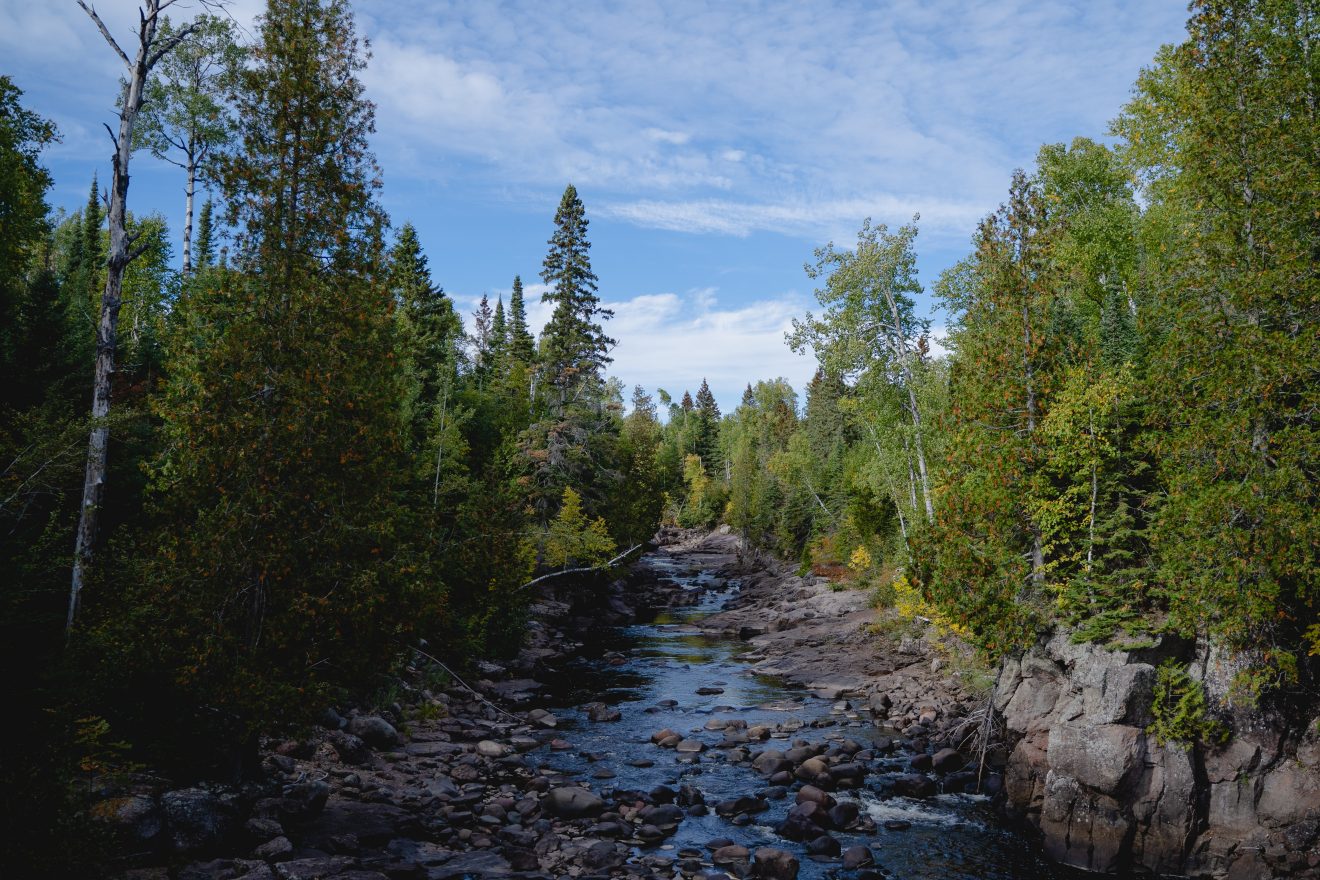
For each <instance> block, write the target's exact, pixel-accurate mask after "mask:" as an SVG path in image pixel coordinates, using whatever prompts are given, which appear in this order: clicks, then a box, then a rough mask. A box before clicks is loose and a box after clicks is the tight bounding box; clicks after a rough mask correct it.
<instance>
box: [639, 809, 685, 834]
mask: <svg viewBox="0 0 1320 880" xmlns="http://www.w3.org/2000/svg"><path fill="white" fill-rule="evenodd" d="M638 815H639V817H640V818H641V819H642V820H643V821H645V822H648V823H649V824H651V825H654V826H656V827H657V828H659V829H660V830H661V831H664V832H666V834H667V835H668V834H672V833H673V832H674V829H676V828H678V825H679V823H680V822H682V821H683V808H682V807H678V806H675V805H674V804H660V805H659V806H655V807H648V808H647V809H645V810H643V811H642V812H641V813H639V814H638Z"/></svg>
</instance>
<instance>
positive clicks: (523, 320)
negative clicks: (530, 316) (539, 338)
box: [509, 275, 536, 364]
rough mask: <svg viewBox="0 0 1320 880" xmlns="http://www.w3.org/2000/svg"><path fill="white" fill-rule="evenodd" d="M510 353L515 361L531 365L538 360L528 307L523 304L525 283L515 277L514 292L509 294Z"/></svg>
mask: <svg viewBox="0 0 1320 880" xmlns="http://www.w3.org/2000/svg"><path fill="white" fill-rule="evenodd" d="M509 353H510V355H512V356H513V358H514V359H515V360H518V361H520V362H522V363H524V364H530V363H531V362H532V361H533V360H534V359H535V358H536V340H535V339H534V338H532V334H531V332H530V331H529V330H528V329H527V306H526V305H525V304H524V302H523V283H522V278H521V277H520V276H518V275H515V276H513V292H512V293H510V294H509Z"/></svg>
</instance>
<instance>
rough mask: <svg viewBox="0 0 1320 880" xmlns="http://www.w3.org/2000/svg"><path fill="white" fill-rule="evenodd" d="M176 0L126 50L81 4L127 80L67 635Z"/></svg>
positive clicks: (174, 40) (95, 496) (144, 16)
mask: <svg viewBox="0 0 1320 880" xmlns="http://www.w3.org/2000/svg"><path fill="white" fill-rule="evenodd" d="M175 2H177V0H145V2H144V3H143V4H142V6H141V7H139V9H138V28H137V45H136V46H135V47H130V48H132V49H133V55H132V56H131V57H130V56H129V54H128V53H127V52H126V51H124V49H123V47H122V46H121V45H120V44H119V41H118V40H116V39H115V37H114V35H113V34H111V32H110V29H109V28H108V27H107V26H106V24H105V22H104V21H103V20H102V19H101V16H100V15H98V14H97V12H96V10H95V9H94V8H93V7H91V6H89V5H88V4H87V3H86V2H84V0H78V5H79V6H80V7H82V9H83V11H84V12H86V13H87V15H88V17H89V18H91V20H92V22H93V23H94V24H95V25H96V27H97V29H98V30H100V32H101V36H103V37H104V38H105V41H106V43H108V44H109V46H110V48H111V49H112V50H113V51H114V53H115V55H117V56H118V58H119V60H120V61H121V62H122V63H123V65H124V72H125V74H126V76H125V79H124V80H123V81H122V85H121V91H120V96H119V127H118V130H117V131H116V130H112V129H111V128H110V127H109V126H106V131H107V132H109V134H110V138H111V140H113V141H114V147H115V149H114V153H113V155H112V157H111V168H112V171H113V176H112V178H111V183H110V193H109V202H110V205H109V212H108V216H107V219H108V222H109V226H110V250H109V253H108V255H107V257H106V279H105V289H104V290H103V292H102V294H101V311H100V318H99V320H98V321H97V325H96V369H95V374H94V378H93V380H92V429H91V434H90V436H89V438H88V441H87V468H86V475H85V477H84V479H83V494H82V507H81V510H80V511H79V516H78V535H77V538H76V540H75V544H74V551H73V576H72V579H71V582H70V585H69V612H68V617H67V619H66V622H65V630H66V631H69V630H72V628H73V623H74V620H75V619H76V618H77V615H78V606H79V603H80V601H81V597H82V590H83V585H84V583H85V582H86V579H87V571H88V568H89V566H90V565H91V563H92V559H93V555H94V550H95V545H96V532H97V515H98V511H99V509H100V506H101V501H102V498H103V496H104V492H105V466H106V451H107V447H108V445H109V442H110V428H109V425H108V424H107V423H106V418H107V417H108V416H109V415H110V390H111V385H112V382H113V378H114V372H115V349H116V346H117V342H118V333H119V309H120V306H121V305H122V303H123V282H124V270H125V269H127V268H128V264H129V263H131V262H133V260H135V259H137V258H138V257H139V256H141V255H142V254H143V253H145V252H146V250H147V248H148V247H149V246H150V242H142V243H139V242H138V240H137V239H138V236H139V235H140V234H141V232H140V231H139V232H138V233H137V234H132V235H130V234H129V231H128V207H127V204H128V182H129V176H128V163H129V160H130V159H131V158H132V156H133V147H134V133H135V131H136V129H137V124H138V118H139V114H140V113H141V111H142V104H143V100H144V98H145V93H146V88H147V82H148V79H149V78H150V76H151V72H152V70H153V69H154V68H155V67H156V65H157V64H159V63H160V61H161V59H163V58H165V57H166V56H168V55H169V53H170V52H171V51H173V50H174V49H175V48H176V47H177V46H178V45H179V44H180V43H181V42H183V41H184V40H185V39H187V38H188V36H189V35H190V34H191V33H192V31H193V26H192V25H184V26H183V27H181V28H179V29H178V30H176V31H174V32H172V33H170V34H163V33H162V30H161V26H162V24H163V21H164V18H163V16H162V13H163V12H164V11H165V9H167V8H168V7H170V6H172V5H174V3H175Z"/></svg>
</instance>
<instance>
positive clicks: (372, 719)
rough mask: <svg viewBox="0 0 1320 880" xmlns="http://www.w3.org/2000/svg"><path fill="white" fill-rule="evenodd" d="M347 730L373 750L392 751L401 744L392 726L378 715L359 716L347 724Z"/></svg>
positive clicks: (397, 733) (400, 739)
mask: <svg viewBox="0 0 1320 880" xmlns="http://www.w3.org/2000/svg"><path fill="white" fill-rule="evenodd" d="M347 729H348V732H349V733H351V734H353V735H354V736H356V737H359V738H360V739H361V740H362V741H363V742H365V743H366V744H367V745H369V746H371V747H372V748H373V749H393V748H395V747H396V746H398V745H399V744H400V743H402V742H403V740H402V738H401V737H400V736H399V732H398V731H397V730H395V729H394V725H393V724H390V723H389V722H388V721H386V720H385V719H384V718H381V717H380V716H379V715H359V716H357V717H356V718H354V719H352V720H351V721H349V722H348V728H347Z"/></svg>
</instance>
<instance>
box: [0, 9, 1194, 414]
mask: <svg viewBox="0 0 1320 880" xmlns="http://www.w3.org/2000/svg"><path fill="white" fill-rule="evenodd" d="M353 6H354V10H355V13H356V15H357V22H358V29H359V33H360V34H361V35H363V36H365V37H366V38H367V39H369V40H370V43H371V52H372V59H371V62H370V64H369V66H368V68H367V70H366V71H365V72H364V76H363V78H364V81H365V84H366V87H367V94H368V97H369V98H370V99H371V100H372V101H374V102H375V104H376V112H377V132H376V136H375V140H374V142H373V148H374V150H375V152H376V154H377V157H378V159H379V161H380V164H381V165H382V167H383V168H384V189H383V192H382V196H381V197H382V202H383V204H384V206H385V208H386V210H387V211H388V212H389V214H390V216H391V217H392V219H393V222H394V224H395V225H396V226H399V225H402V223H404V222H412V223H413V224H414V225H415V226H416V227H417V230H418V234H419V236H420V238H421V241H422V244H423V247H424V249H425V251H426V253H427V255H428V257H429V260H430V265H431V268H432V274H433V276H434V277H435V280H436V281H437V282H438V283H439V284H441V285H442V286H443V287H444V288H445V290H446V291H447V292H448V293H449V294H450V295H451V296H452V297H453V298H454V300H455V303H456V304H457V305H458V307H459V308H460V309H461V310H462V311H463V312H464V313H470V312H471V311H472V310H473V308H475V306H476V303H477V301H478V300H479V299H480V297H481V296H482V294H487V295H489V296H490V297H491V300H492V301H494V299H495V298H496V297H497V296H501V295H503V296H504V297H505V298H506V299H507V295H508V291H509V288H510V286H511V282H512V279H513V276H514V275H515V274H519V275H521V276H522V278H523V280H524V282H525V283H526V284H527V285H528V292H529V294H530V296H529V300H530V301H531V303H532V309H531V315H530V317H531V318H532V319H533V322H534V323H535V322H540V321H543V320H544V318H545V317H546V315H547V314H548V312H547V309H545V308H544V307H542V306H541V305H540V304H539V302H537V299H538V295H539V294H540V292H542V291H543V290H544V287H543V286H542V285H540V283H539V277H538V275H539V272H540V268H541V261H542V259H543V258H544V256H545V251H546V240H547V239H548V238H549V237H550V235H551V233H552V231H553V217H554V212H555V208H556V207H557V205H558V203H559V198H560V195H561V194H562V192H563V189H564V186H565V185H566V184H567V183H569V182H571V183H573V184H574V185H575V186H576V187H577V189H578V192H579V195H580V196H581V197H582V199H583V201H584V203H585V205H586V209H587V216H588V218H589V219H590V221H591V227H590V239H591V242H592V251H591V254H592V261H593V267H594V269H595V271H596V274H597V275H598V276H599V279H600V294H601V297H602V299H603V300H604V301H605V304H606V305H608V306H610V307H612V308H613V309H614V311H615V317H614V319H613V320H612V321H610V322H609V323H608V325H607V327H606V330H607V332H608V333H609V335H611V336H613V337H615V338H616V339H618V345H617V347H616V348H615V350H614V352H613V357H614V364H613V366H612V368H611V372H612V373H613V374H614V375H616V376H618V377H619V378H620V379H622V380H623V382H624V383H625V385H626V386H628V387H631V386H633V385H634V384H640V385H642V386H643V387H645V388H647V389H649V390H652V391H654V390H655V389H657V388H665V389H667V390H668V391H669V392H670V393H672V394H673V395H674V396H675V397H679V396H681V394H682V392H683V391H684V390H692V391H693V392H695V390H696V388H697V386H698V385H700V383H701V380H702V378H703V377H704V378H706V379H708V380H709V383H710V386H711V389H712V390H713V391H714V393H715V395H716V398H717V400H718V401H719V403H720V405H721V407H722V408H724V409H726V410H728V409H731V408H732V407H733V406H735V405H736V404H737V401H738V399H739V397H740V395H741V391H742V388H743V387H744V385H745V384H746V383H747V382H749V381H755V380H756V379H759V378H774V377H777V376H783V377H785V378H787V379H789V380H790V381H791V382H792V383H793V384H794V386H795V387H797V388H799V389H801V388H802V386H803V385H804V384H805V382H806V381H807V380H808V379H809V378H810V376H811V374H812V372H814V369H815V364H814V361H813V360H812V359H811V358H810V356H809V355H808V356H801V355H796V354H794V353H793V352H791V351H790V350H789V349H788V347H787V346H786V345H785V344H784V333H785V331H786V330H787V329H789V327H790V325H791V321H792V319H793V318H794V317H797V316H801V315H802V314H803V313H804V312H806V311H807V310H808V309H810V308H812V307H813V305H814V304H815V300H814V287H815V282H813V281H811V280H810V279H809V278H808V277H807V276H806V274H805V272H804V271H803V266H804V264H805V263H808V262H810V261H812V255H813V252H814V250H815V249H816V248H818V247H821V246H822V245H824V244H825V243H826V242H830V241H833V242H835V243H837V244H838V245H840V246H847V245H848V244H850V243H851V242H854V241H855V240H856V234H857V230H858V228H859V227H860V226H861V223H862V221H863V220H864V219H865V218H867V217H870V218H872V219H873V220H874V221H875V222H877V223H886V224H888V225H890V226H891V227H897V226H899V225H902V224H903V223H905V222H907V221H909V220H910V219H911V218H912V216H913V215H914V214H918V213H919V214H920V215H921V220H920V227H921V233H920V236H919V238H918V242H917V247H918V251H919V262H918V265H919V270H920V275H921V280H922V283H923V284H924V285H926V287H927V289H929V288H930V287H931V286H932V285H933V283H934V281H935V279H936V278H937V277H938V276H939V273H940V272H941V271H943V270H944V269H945V268H946V267H948V266H949V265H951V264H952V263H953V262H955V261H956V260H958V259H960V258H961V257H962V256H964V255H965V254H966V253H967V252H968V251H969V249H970V240H971V236H972V233H973V232H974V230H975V227H976V224H977V222H978V221H979V219H980V218H981V217H983V216H984V215H986V214H988V213H990V212H991V211H993V210H994V209H995V208H996V207H997V206H998V204H999V203H1000V202H1001V201H1002V200H1003V199H1004V197H1005V195H1006V194H1007V190H1008V183H1009V177H1010V175H1011V173H1012V171H1013V169H1015V168H1018V167H1030V166H1031V164H1032V162H1033V159H1034V156H1035V154H1036V151H1037V150H1038V149H1039V147H1040V145H1041V144H1044V143H1055V142H1061V141H1069V140H1071V139H1072V138H1074V137H1078V136H1084V137H1092V138H1096V139H1103V138H1104V136H1105V132H1106V129H1107V125H1108V122H1109V120H1110V119H1112V118H1113V117H1114V116H1115V115H1116V114H1117V112H1118V111H1119V109H1120V108H1121V107H1122V105H1123V103H1124V102H1125V101H1126V99H1127V97H1128V95H1129V93H1130V89H1131V84H1132V83H1133V81H1134V80H1135V79H1136V76H1137V73H1138V71H1139V70H1140V69H1141V67H1142V66H1144V65H1146V64H1148V63H1149V62H1150V61H1151V59H1152V58H1153V57H1154V54H1155V52H1156V50H1157V49H1158V48H1159V46H1160V45H1162V44H1164V43H1169V42H1177V41H1179V40H1180V39H1181V38H1182V36H1183V33H1184V31H1183V25H1184V22H1185V20H1186V7H1185V4H1184V3H1183V2H1181V0H1079V2H1047V0H925V2H917V0H914V2H909V0H887V2H830V3H827V2H796V0H789V2H776V0H760V2H755V0H748V2H735V0H729V2H695V0H657V2H623V3H619V2H604V0H530V2H493V0H481V2H474V0H468V2H445V0H412V2H408V3H393V2H388V3H387V2H380V0H356V2H354V4H353ZM95 7H96V9H97V11H98V13H99V14H100V15H101V17H102V18H103V19H104V20H105V22H106V24H107V26H108V27H109V28H110V29H111V31H112V32H113V33H114V34H115V35H116V36H117V37H118V38H119V39H120V40H121V41H122V42H123V43H128V42H130V41H131V40H132V39H133V36H134V31H135V26H136V22H137V12H136V7H137V3H136V2H133V0H99V2H96V3H95ZM263 8H264V2H262V0H233V2H230V3H228V10H229V14H231V15H232V16H233V17H234V19H235V20H236V21H237V22H239V24H240V25H242V26H243V27H244V29H245V30H246V31H247V32H248V33H254V32H255V29H256V24H255V21H256V19H257V16H258V15H259V13H260V12H261V10H262V9H263ZM197 9H198V3H197V0H181V2H179V3H178V4H177V5H176V6H175V7H174V8H173V9H172V10H171V11H172V12H174V13H175V17H176V18H187V17H190V16H191V15H192V14H195V12H196V11H197ZM0 58H3V61H0V74H7V75H9V76H11V77H12V78H13V79H14V81H15V83H16V84H17V85H18V86H19V88H21V89H23V90H24V92H25V93H26V94H25V99H24V100H25V103H26V106H28V107H29V108H30V109H33V110H35V111H37V112H39V113H41V114H42V115H44V116H46V117H48V118H51V119H53V120H54V121H55V122H56V124H57V125H58V127H59V129H60V132H61V134H62V141H61V143H59V144H58V145H56V146H54V147H52V148H50V149H49V150H48V151H47V153H46V154H45V161H46V164H47V165H48V167H49V168H50V169H51V171H52V173H53V175H54V177H55V188H54V190H53V192H52V193H51V198H50V201H51V203H52V205H53V206H55V207H62V208H65V209H67V210H74V209H77V208H78V207H80V206H81V205H82V204H83V203H84V201H85V199H86V195H87V188H88V185H89V183H90V180H91V176H92V173H93V171H96V172H98V173H99V174H100V177H101V180H102V181H105V180H107V179H108V178H109V174H110V161H109V157H110V152H111V148H110V140H109V136H108V135H107V134H106V132H105V130H104V128H103V124H104V123H109V122H111V121H112V120H113V118H114V103H115V98H116V82H117V76H118V74H119V69H118V62H117V61H116V59H115V57H114V55H113V54H112V52H111V50H110V49H109V47H108V46H107V45H106V44H105V43H104V41H103V39H102V38H101V36H100V34H99V33H98V32H97V31H96V29H95V26H94V25H93V24H92V23H91V21H90V20H88V19H87V17H86V15H85V14H84V13H83V12H82V10H80V9H79V8H78V7H77V5H76V3H75V2H74V0H40V2H37V3H33V2H31V0H0ZM131 174H132V181H131V185H130V191H129V206H130V210H133V211H134V212H135V213H139V214H143V213H151V212H159V213H161V214H164V215H165V216H166V217H167V218H168V219H169V220H170V222H171V227H172V228H173V229H176V230H178V229H181V228H182V223H181V218H182V215H183V178H182V172H181V171H179V170H178V169H177V168H175V167H173V166H171V165H168V164H166V163H164V162H161V161H159V160H157V159H154V158H153V157H151V156H150V155H149V154H147V153H145V152H144V153H139V154H137V155H136V156H135V157H134V160H133V163H132V165H131ZM919 308H920V310H921V311H923V312H924V313H925V314H927V315H929V317H930V318H931V321H932V325H933V326H934V327H935V328H936V331H937V332H938V328H939V327H940V326H941V324H942V321H943V320H944V316H943V315H942V314H941V313H940V312H938V311H937V310H935V303H934V301H933V299H932V298H931V297H930V296H929V295H926V296H923V297H922V299H921V302H920V303H919Z"/></svg>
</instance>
